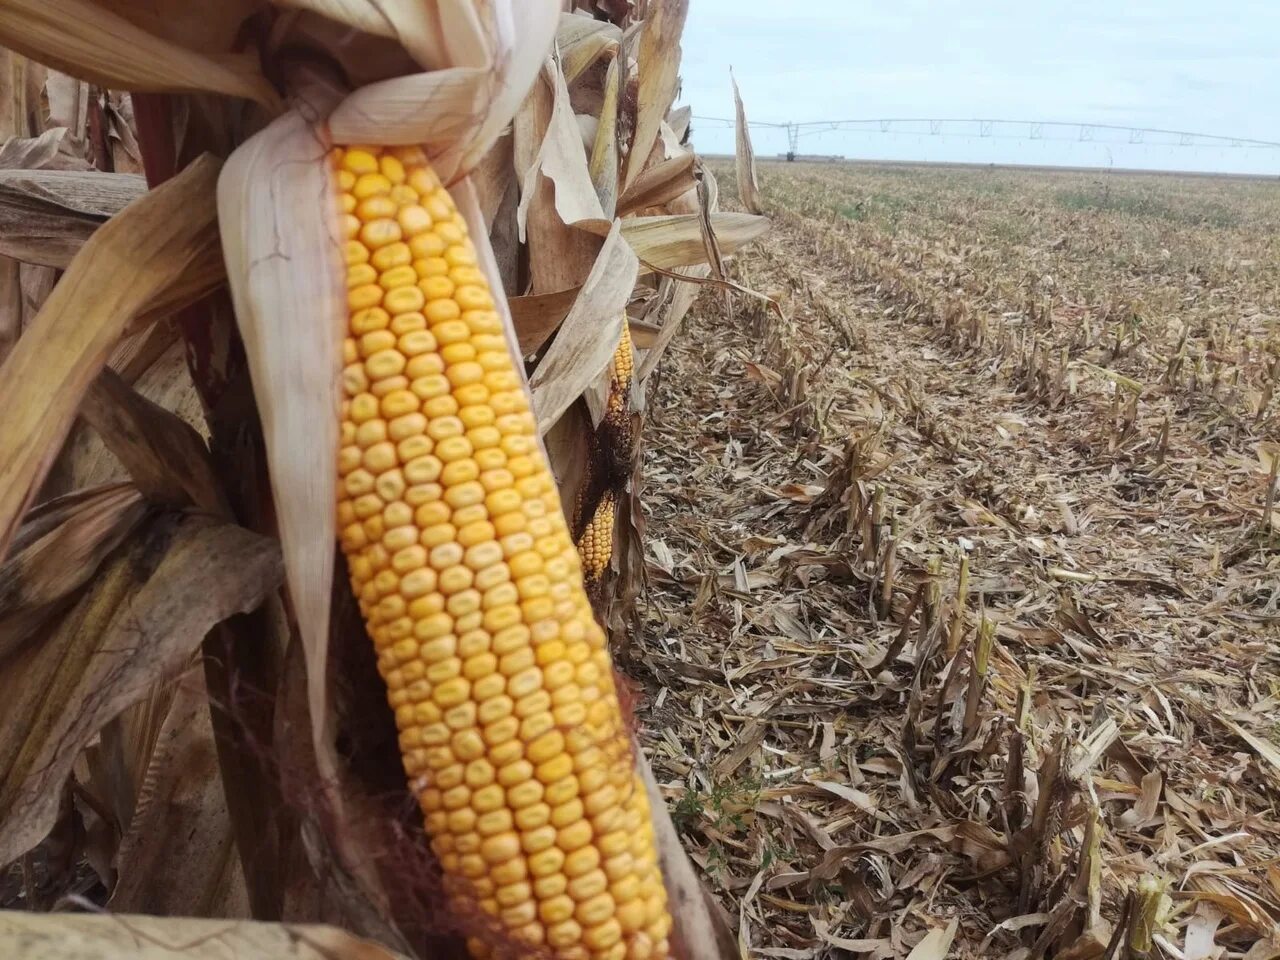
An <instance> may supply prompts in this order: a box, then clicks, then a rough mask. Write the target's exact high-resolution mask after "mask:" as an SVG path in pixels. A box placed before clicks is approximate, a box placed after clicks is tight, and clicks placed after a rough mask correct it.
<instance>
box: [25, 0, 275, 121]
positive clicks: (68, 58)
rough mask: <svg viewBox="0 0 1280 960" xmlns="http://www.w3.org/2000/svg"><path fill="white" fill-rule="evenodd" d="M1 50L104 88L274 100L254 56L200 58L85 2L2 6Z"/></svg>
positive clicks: (46, 0) (29, 1)
mask: <svg viewBox="0 0 1280 960" xmlns="http://www.w3.org/2000/svg"><path fill="white" fill-rule="evenodd" d="M0 44H3V45H4V46H6V47H9V48H10V49H13V50H16V51H18V52H19V53H21V54H23V55H24V56H28V57H31V58H32V59H33V60H39V61H40V62H41V63H44V64H47V65H49V66H52V67H55V68H57V69H58V70H61V71H63V72H65V73H69V74H71V75H73V76H76V77H79V78H80V79H83V80H88V81H91V82H92V83H96V84H99V85H100V86H104V87H114V88H116V89H123V90H147V91H166V90H182V91H192V92H209V93H222V94H226V95H228V96H232V97H244V98H246V99H249V100H256V101H258V102H260V103H262V104H265V105H268V106H271V105H274V104H275V103H276V102H277V99H278V98H277V97H276V94H275V91H274V89H273V88H272V87H271V84H269V83H268V82H267V80H266V78H265V77H263V76H262V73H261V72H260V70H259V69H258V60H257V57H256V56H251V55H248V54H227V55H220V56H215V55H206V54H202V53H199V52H197V51H196V50H195V49H191V48H187V47H182V46H179V45H177V44H175V43H171V42H170V41H168V40H165V39H163V38H162V37H160V36H157V35H155V34H153V33H149V32H148V31H146V30H144V29H142V28H141V27H138V26H137V25H135V24H134V23H132V22H131V21H130V20H127V19H125V18H124V17H122V16H120V15H118V14H116V13H113V12H111V11H110V10H107V9H105V8H104V7H103V6H102V5H100V4H97V3H92V2H90V0H6V2H5V3H4V4H3V5H2V6H0Z"/></svg>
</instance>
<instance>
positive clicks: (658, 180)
mask: <svg viewBox="0 0 1280 960" xmlns="http://www.w3.org/2000/svg"><path fill="white" fill-rule="evenodd" d="M694 159H695V158H694V155H693V154H692V153H689V152H686V151H682V152H681V153H680V154H679V155H678V156H675V157H672V158H671V159H670V160H663V161H662V162H660V163H655V164H653V165H652V166H650V167H649V168H648V169H647V170H645V172H644V173H642V174H640V176H639V177H638V178H637V179H636V182H635V183H633V184H632V185H631V187H630V189H628V190H627V192H626V193H625V194H624V195H623V197H622V200H621V201H620V202H619V215H620V216H623V215H626V214H628V213H633V212H634V211H636V210H645V209H648V208H650V207H659V206H662V205H663V204H665V203H669V202H670V201H672V200H674V199H676V197H679V196H682V195H683V194H685V193H688V192H689V191H690V190H692V189H694V188H695V187H696V186H697V181H696V180H695V179H694V175H693V172H694Z"/></svg>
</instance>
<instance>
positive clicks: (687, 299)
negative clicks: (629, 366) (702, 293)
mask: <svg viewBox="0 0 1280 960" xmlns="http://www.w3.org/2000/svg"><path fill="white" fill-rule="evenodd" d="M675 273H677V274H684V275H685V276H689V277H694V278H703V277H709V276H710V275H711V267H709V266H708V265H707V264H705V263H703V264H699V265H698V266H695V267H682V268H679V269H677V270H675ZM662 282H663V289H664V290H665V291H666V292H667V295H668V296H669V297H670V298H671V305H670V307H669V308H668V310H667V315H666V319H664V320H663V323H662V328H661V329H660V330H659V331H658V334H657V337H656V338H655V339H654V342H653V344H652V346H651V347H650V348H649V349H647V350H646V351H645V354H644V356H643V357H641V358H640V360H639V367H638V371H637V373H636V380H638V381H639V382H640V383H642V384H643V383H644V382H645V381H646V380H648V379H649V375H650V374H651V373H653V371H654V370H656V369H657V368H658V361H659V360H661V359H662V355H663V354H664V353H666V351H667V347H669V346H670V345H671V341H672V340H673V339H674V338H675V335H676V334H677V333H679V332H680V325H681V324H682V323H683V322H684V318H685V315H686V314H688V312H689V308H690V307H692V306H693V302H694V300H696V299H697V298H698V292H699V290H700V289H701V288H700V287H699V285H698V284H696V283H681V282H679V281H676V280H673V279H672V278H670V277H664V278H663V281H662ZM637 345H638V344H637Z"/></svg>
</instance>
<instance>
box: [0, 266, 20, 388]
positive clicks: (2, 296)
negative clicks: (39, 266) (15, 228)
mask: <svg viewBox="0 0 1280 960" xmlns="http://www.w3.org/2000/svg"><path fill="white" fill-rule="evenodd" d="M22 314H23V310H22V264H20V263H18V261H17V260H10V259H9V258H8V257H0V364H3V363H4V361H5V358H6V357H7V356H9V351H10V350H12V349H13V345H14V344H15V343H17V342H18V337H19V336H20V335H21V334H22Z"/></svg>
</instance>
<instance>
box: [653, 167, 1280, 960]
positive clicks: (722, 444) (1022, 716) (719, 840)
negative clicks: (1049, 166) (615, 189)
mask: <svg viewBox="0 0 1280 960" xmlns="http://www.w3.org/2000/svg"><path fill="white" fill-rule="evenodd" d="M716 173H717V174H718V176H719V180H720V183H721V185H722V190H723V192H724V193H725V194H731V193H732V179H733V176H732V170H731V168H730V167H728V166H724V167H723V168H717V170H716ZM761 174H762V176H761V181H762V188H763V195H764V199H765V204H766V206H767V208H768V212H769V214H770V215H771V216H772V218H773V220H774V229H773V232H772V233H771V234H770V235H769V236H768V237H767V238H766V239H765V240H764V241H763V242H762V243H761V244H759V245H757V246H756V247H755V248H753V249H752V250H750V251H749V252H746V253H745V254H743V255H742V256H741V258H740V259H739V260H738V261H737V262H736V264H735V265H734V267H733V273H734V275H733V279H735V280H736V281H738V282H740V283H743V284H745V285H747V286H749V287H752V288H754V289H756V290H759V291H761V292H767V293H769V294H770V295H771V296H773V297H774V298H775V299H776V301H777V303H778V305H779V306H780V308H781V309H780V315H779V314H776V313H774V312H772V311H770V310H769V309H767V308H766V307H765V306H764V305H763V304H761V303H758V302H752V301H745V300H738V301H737V302H735V304H734V308H733V312H732V314H729V313H727V312H726V308H725V305H724V302H723V300H722V299H721V296H720V294H718V293H715V292H707V293H704V294H703V297H702V299H701V300H700V301H699V304H698V306H697V308H695V310H694V312H693V313H692V314H691V315H690V317H689V318H688V319H687V320H686V329H685V331H684V333H683V334H682V336H680V337H678V338H677V339H676V340H675V342H674V345H673V347H672V349H671V352H670V354H669V355H668V359H667V360H666V361H664V363H665V366H664V368H663V370H662V372H661V374H660V377H659V382H658V383H657V385H656V387H654V388H652V389H656V392H657V395H656V397H651V400H650V403H649V409H650V410H651V411H652V414H651V419H650V420H649V422H648V423H647V424H646V431H647V436H648V440H649V453H648V457H647V460H646V463H645V466H644V482H645V488H644V490H643V491H642V493H641V498H640V499H641V502H642V503H643V504H644V507H645V511H646V522H647V530H646V537H647V543H646V559H647V567H648V576H649V592H648V597H647V601H646V605H645V606H644V607H643V611H642V616H643V626H642V630H641V631H640V632H639V634H638V635H637V638H636V642H635V643H634V644H633V646H632V650H631V655H632V657H633V661H634V662H633V663H632V665H631V667H630V669H631V672H632V673H633V675H635V676H636V677H637V679H638V680H639V681H641V682H642V683H643V684H644V685H645V688H646V694H647V699H646V703H645V705H644V707H643V708H642V710H641V717H642V723H643V725H644V727H645V730H644V733H645V737H644V740H645V743H646V745H647V747H648V748H649V750H650V752H651V756H652V760H653V765H654V768H655V771H656V773H657V776H658V778H659V780H660V781H662V782H664V783H665V784H667V787H666V789H667V792H668V796H669V797H671V798H672V803H673V805H674V809H675V812H676V814H677V817H676V820H677V824H678V826H679V827H680V829H681V831H682V832H683V834H684V838H685V842H686V846H687V847H688V849H690V851H691V852H692V853H693V855H694V858H695V859H696V860H697V861H698V862H699V863H700V865H701V866H702V867H703V868H704V869H705V870H706V871H707V873H708V875H709V876H710V878H711V879H712V883H713V886H714V887H715V888H716V890H717V892H718V894H719V895H720V897H721V899H722V902H723V903H724V904H725V905H726V907H728V908H729V909H730V910H731V911H732V912H734V913H735V915H737V916H740V918H741V920H740V928H739V929H740V937H741V938H742V939H743V941H744V943H747V944H750V946H751V947H752V949H753V951H754V953H755V955H758V956H761V957H778V958H788V960H804V958H825V957H858V958H887V957H899V958H905V957H910V958H912V960H927V958H941V957H943V956H952V957H966V958H967V957H975V958H976V957H986V958H1010V960H1012V958H1031V957H1060V958H1064V957H1071V958H1087V957H1103V956H1107V957H1126V956H1127V957H1146V956H1162V957H1185V958H1194V960H1210V958H1227V957H1233V958H1238V957H1247V958H1248V960H1262V958H1270V957H1277V956H1280V939H1277V923H1278V922H1280V815H1278V814H1277V810H1276V804H1277V800H1280V789H1278V787H1280V682H1278V680H1277V678H1278V677H1280V674H1278V673H1277V667H1280V645H1278V644H1277V640H1278V639H1280V629H1278V626H1280V510H1277V509H1276V508H1275V503H1274V501H1275V499H1276V485H1277V484H1276V466H1277V461H1278V460H1280V447H1277V444H1276V441H1277V439H1280V399H1278V398H1276V397H1275V393H1276V389H1275V387H1276V382H1277V380H1278V379H1280V325H1278V321H1277V317H1278V316H1280V290H1278V288H1277V282H1276V273H1275V264H1276V263H1277V262H1280V186H1278V185H1277V184H1275V183H1272V182H1267V181H1261V180H1228V179H1221V180H1218V179H1209V178H1203V177H1196V178H1179V177H1170V176H1137V175H1120V174H1112V175H1107V174H1087V173H1059V172H1053V173H1050V172H1035V171H1025V172H1024V171H1012V170H984V169H929V168H923V167H920V168H916V167H892V168H876V167H867V166H851V165H840V166H835V165H821V166H818V165H814V166H808V165H805V164H794V165H785V164H766V165H763V166H762V169H761ZM728 204H729V205H731V204H732V201H731V200H729V201H728Z"/></svg>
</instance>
